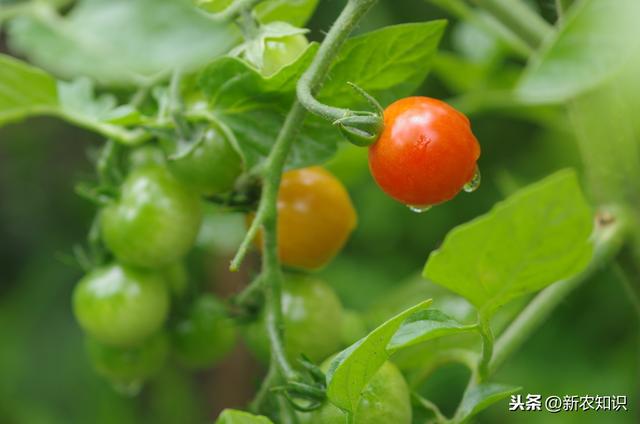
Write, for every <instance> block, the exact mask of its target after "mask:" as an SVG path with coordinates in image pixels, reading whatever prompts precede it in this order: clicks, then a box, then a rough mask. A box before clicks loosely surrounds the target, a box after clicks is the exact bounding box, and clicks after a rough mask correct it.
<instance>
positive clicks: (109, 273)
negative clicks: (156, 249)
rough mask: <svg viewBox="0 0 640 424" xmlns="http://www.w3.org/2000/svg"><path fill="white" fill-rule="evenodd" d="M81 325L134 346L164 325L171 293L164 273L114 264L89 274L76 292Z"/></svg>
mask: <svg viewBox="0 0 640 424" xmlns="http://www.w3.org/2000/svg"><path fill="white" fill-rule="evenodd" d="M73 310H74V313H75V316H76V319H77V320H78V322H79V323H80V326H81V327H82V328H83V329H84V330H85V331H86V332H87V333H88V334H89V335H90V336H92V337H94V338H95V339H96V340H98V341H100V342H102V343H104V344H108V345H113V346H123V347H128V346H134V345H137V344H140V343H142V342H143V341H144V339H145V338H147V337H148V336H150V335H151V334H153V333H155V332H156V331H158V330H159V329H160V327H162V324H163V323H164V321H165V319H166V317H167V313H168V310H169V295H168V294H167V287H166V282H165V278H164V276H163V275H162V274H161V273H158V272H151V271H145V270H140V269H135V268H131V267H128V266H124V265H119V264H112V265H108V266H105V267H102V268H98V269H96V270H94V271H92V272H91V273H89V274H87V275H86V276H85V277H84V278H83V279H82V280H80V282H79V283H78V285H77V286H76V287H75V289H74V292H73Z"/></svg>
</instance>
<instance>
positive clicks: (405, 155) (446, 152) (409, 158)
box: [369, 97, 480, 208]
mask: <svg viewBox="0 0 640 424" xmlns="http://www.w3.org/2000/svg"><path fill="white" fill-rule="evenodd" d="M384 126H385V127H384V131H383V132H382V135H381V136H380V138H379V139H378V140H377V141H376V142H375V143H374V144H373V145H372V146H371V147H370V148H369V168H370V169H371V174H372V175H373V178H374V179H375V180H376V182H377V183H378V185H379V186H380V188H382V190H383V191H384V192H385V193H387V194H388V195H389V196H391V197H393V198H394V199H396V200H398V201H400V202H402V203H405V204H407V205H410V206H414V207H420V208H423V207H428V206H431V205H435V204H438V203H441V202H444V201H446V200H449V199H451V198H453V197H454V196H455V195H456V194H458V192H460V190H462V188H463V187H464V186H465V184H467V183H470V182H471V181H472V180H474V177H475V175H476V172H477V168H476V161H477V160H478V157H479V156H480V146H479V144H478V140H476V138H475V136H474V135H473V133H472V132H471V126H470V123H469V120H468V119H467V117H466V116H465V115H463V114H462V113H460V112H458V111H457V110H455V109H454V108H453V107H451V106H449V105H448V104H446V103H444V102H442V101H440V100H436V99H431V98H428V97H407V98H405V99H401V100H398V101H397V102H395V103H392V104H391V105H390V106H389V107H387V109H386V110H385V111H384Z"/></svg>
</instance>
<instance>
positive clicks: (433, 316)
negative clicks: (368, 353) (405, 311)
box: [387, 309, 476, 353]
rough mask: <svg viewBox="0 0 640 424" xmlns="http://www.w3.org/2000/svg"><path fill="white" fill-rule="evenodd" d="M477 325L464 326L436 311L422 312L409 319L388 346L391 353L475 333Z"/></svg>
mask: <svg viewBox="0 0 640 424" xmlns="http://www.w3.org/2000/svg"><path fill="white" fill-rule="evenodd" d="M475 328H476V326H475V325H464V324H461V323H459V322H458V321H456V320H455V319H453V318H451V317H450V316H449V315H447V314H445V313H444V312H440V311H437V310H435V309H429V310H426V311H421V312H418V313H415V314H413V315H411V316H410V317H409V318H407V319H406V320H405V321H404V322H403V323H402V325H401V326H400V328H399V329H398V331H396V333H395V334H394V335H393V337H392V338H391V341H390V342H389V344H388V345H387V351H388V352H389V353H393V352H396V351H398V350H400V349H403V348H405V347H409V346H413V345H416V344H418V343H422V342H425V341H427V340H432V339H435V338H437V337H443V336H448V335H451V334H458V333H464V332H467V331H473V330H474V329H475Z"/></svg>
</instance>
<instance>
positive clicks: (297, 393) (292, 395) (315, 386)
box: [271, 355, 327, 412]
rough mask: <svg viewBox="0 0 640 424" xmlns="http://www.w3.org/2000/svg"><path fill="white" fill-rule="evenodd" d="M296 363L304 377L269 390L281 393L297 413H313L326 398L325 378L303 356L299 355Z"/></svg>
mask: <svg viewBox="0 0 640 424" xmlns="http://www.w3.org/2000/svg"><path fill="white" fill-rule="evenodd" d="M298 363H299V364H300V365H301V367H302V369H303V370H305V371H306V375H303V376H300V378H301V380H299V381H288V382H286V383H285V384H283V385H281V386H276V387H273V388H272V389H271V390H272V391H274V392H279V393H282V394H283V395H284V397H285V399H287V401H288V402H289V403H290V404H291V406H292V407H293V408H294V409H296V410H297V411H300V412H310V411H314V410H316V409H319V408H321V407H322V405H323V403H324V401H325V400H326V398H327V383H326V377H325V374H324V373H323V372H322V370H321V369H320V367H319V366H317V365H316V364H314V363H313V362H312V361H311V360H310V359H309V358H307V357H306V356H305V355H301V357H300V358H299V359H298Z"/></svg>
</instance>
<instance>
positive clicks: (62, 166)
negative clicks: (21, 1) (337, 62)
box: [0, 0, 640, 424]
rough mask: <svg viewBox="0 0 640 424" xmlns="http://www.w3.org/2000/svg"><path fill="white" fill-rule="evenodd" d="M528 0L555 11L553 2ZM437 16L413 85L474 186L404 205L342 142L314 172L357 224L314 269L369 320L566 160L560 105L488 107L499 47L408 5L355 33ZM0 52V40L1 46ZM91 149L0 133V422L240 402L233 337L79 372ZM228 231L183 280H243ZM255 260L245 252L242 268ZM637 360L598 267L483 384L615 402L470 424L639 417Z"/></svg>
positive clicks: (614, 293)
mask: <svg viewBox="0 0 640 424" xmlns="http://www.w3.org/2000/svg"><path fill="white" fill-rule="evenodd" d="M343 4H344V1H343V0H323V1H321V3H320V6H319V9H318V11H317V12H316V14H315V15H314V17H313V19H312V21H311V22H310V23H309V25H308V26H309V28H310V29H311V33H310V38H311V39H314V40H319V39H321V37H322V34H323V33H324V32H325V31H326V30H327V29H328V27H329V26H330V24H331V22H332V21H333V20H334V18H335V17H336V15H337V13H338V12H339V10H340V9H341V7H342V5H343ZM532 5H533V6H534V7H536V8H538V9H539V10H541V12H542V13H543V15H544V16H545V17H546V18H547V19H549V20H550V21H553V20H554V19H555V15H554V12H553V1H551V0H549V1H539V2H532ZM443 17H444V18H448V19H451V23H450V26H449V28H448V31H447V33H446V36H445V40H444V41H443V45H442V51H443V53H442V54H441V55H440V56H439V58H438V60H437V63H436V66H435V68H434V70H433V71H432V73H431V74H430V76H429V78H428V80H427V81H426V82H425V84H424V85H423V87H422V88H421V89H420V91H419V93H418V94H422V95H429V96H434V97H441V98H448V99H450V100H451V101H452V102H453V103H454V104H456V105H457V106H458V107H460V108H461V109H463V110H464V111H466V112H467V113H469V114H470V117H471V120H472V124H473V128H474V132H475V133H476V135H477V137H478V139H479V140H480V143H481V145H482V149H483V153H482V157H481V159H480V162H479V165H480V169H481V171H482V178H483V180H482V185H481V188H480V189H479V190H478V191H476V192H475V193H473V194H464V193H463V194H461V195H460V196H458V197H457V198H456V199H454V200H453V201H451V202H448V203H446V204H444V205H441V206H438V207H435V208H433V209H432V210H430V211H429V212H427V213H424V214H416V213H413V212H411V211H410V210H409V209H408V208H406V207H404V206H402V205H400V204H398V203H396V202H394V201H392V200H391V199H389V198H388V197H387V196H385V195H384V194H383V193H382V192H381V191H380V190H379V189H378V188H377V187H376V186H375V184H374V183H373V181H372V179H371V177H370V175H369V172H368V168H367V161H366V151H365V150H363V149H357V148H354V147H348V146H342V148H341V150H340V152H339V154H338V156H337V157H336V158H335V159H334V160H332V161H331V162H330V163H329V164H328V165H327V166H328V167H329V168H330V169H331V170H332V171H333V172H334V173H335V174H336V175H338V176H339V178H341V179H342V180H343V181H344V183H345V184H346V185H347V187H348V189H349V192H350V193H351V195H352V197H353V200H354V203H355V206H356V209H357V210H358V212H359V225H358V228H357V230H356V232H355V233H354V234H353V236H352V238H351V240H350V241H349V244H348V245H347V247H346V248H345V250H344V251H343V253H342V254H341V255H340V256H339V257H338V258H337V259H336V260H335V261H334V262H333V263H332V264H331V265H330V266H329V267H328V268H326V269H324V270H323V271H322V272H321V274H322V275H323V276H324V277H325V278H326V280H327V281H328V282H329V283H330V284H331V285H333V286H334V287H335V289H336V290H337V292H338V293H339V295H340V297H341V298H342V300H343V302H344V304H345V305H346V306H348V307H350V308H352V309H355V310H359V311H362V312H363V313H364V314H365V315H366V316H367V317H371V319H370V321H371V322H370V324H373V323H374V322H375V321H376V320H378V319H379V318H380V316H379V315H376V313H375V311H378V310H380V309H381V308H382V309H384V308H383V307H384V305H385V304H388V299H389V297H388V296H389V295H388V293H389V292H390V291H391V290H394V289H398V288H399V287H401V286H407V287H408V289H407V290H406V291H407V292H408V293H411V296H415V295H416V294H418V295H423V294H424V296H428V295H429V291H430V290H432V287H431V286H429V284H428V283H427V282H424V281H421V280H420V279H419V278H417V277H416V275H417V274H418V272H419V271H420V270H421V268H422V266H423V265H424V262H425V261H426V258H427V255H428V254H429V252H430V251H431V250H433V249H434V248H436V247H437V246H438V244H439V243H440V241H441V240H442V239H443V237H444V235H445V234H446V233H447V232H448V231H449V230H450V229H451V228H453V227H454V226H455V225H457V224H459V223H462V222H465V221H467V220H469V219H471V218H473V217H475V216H477V215H479V214H481V213H483V212H485V211H487V210H488V209H489V208H490V207H491V206H492V205H493V204H494V203H495V202H496V201H498V200H500V199H502V198H504V197H505V196H506V195H508V194H509V193H511V192H513V191H514V190H516V189H517V188H519V187H521V186H523V185H526V184H528V183H530V182H532V181H535V180H537V179H539V178H542V177H543V176H546V175H548V174H549V173H551V172H552V171H554V170H557V169H560V168H563V167H567V166H572V167H576V168H578V169H579V167H580V165H579V164H580V158H579V156H578V151H577V148H576V144H575V140H574V136H573V135H572V130H571V128H570V126H569V123H568V122H567V119H566V116H565V114H564V112H563V111H562V110H561V109H560V108H551V107H536V108H533V107H528V108H524V107H516V106H513V105H511V104H509V103H508V102H506V103H505V102H502V101H501V98H500V96H499V93H500V89H507V88H509V87H510V86H511V85H512V84H513V82H514V81H515V77H516V76H517V75H518V72H519V71H520V70H521V69H522V67H523V66H524V61H523V59H522V57H520V56H519V55H518V54H516V53H513V50H512V49H510V48H509V47H508V46H506V45H504V44H503V43H501V42H499V41H497V40H496V39H494V38H492V37H491V36H489V35H488V34H486V33H484V32H482V31H481V30H479V29H478V28H475V27H472V26H469V25H468V24H463V23H458V22H456V19H455V18H454V17H452V16H450V15H448V14H447V13H445V12H443V11H442V10H440V9H437V8H435V7H433V6H431V5H430V4H428V3H427V2H424V1H422V0H403V1H397V0H381V1H380V4H379V5H378V6H377V7H376V8H375V9H374V11H373V12H371V15H370V16H369V17H368V18H367V20H366V23H365V24H364V25H363V26H362V27H360V28H358V29H357V31H359V32H364V31H367V30H370V29H374V28H378V27H381V26H384V25H388V24H393V23H399V22H413V21H423V20H429V19H435V18H443ZM3 46H4V42H3V39H2V38H0V49H1V50H3V51H6V47H3ZM463 93H464V94H463ZM336 137H338V134H337V133H336ZM100 143H101V140H100V139H99V138H98V137H97V136H95V135H93V134H91V133H88V132H85V131H82V130H79V129H77V128H74V127H72V126H70V125H68V124H65V123H64V122H62V121H59V120H53V119H45V118H38V119H31V120H29V121H27V122H22V123H18V124H14V125H11V126H8V127H4V128H1V129H0V423H2V424H23V423H24V424H40V423H43V424H44V423H52V424H53V423H65V424H68V423H82V424H84V423H123V424H124V423H160V424H162V423H197V422H205V421H206V420H211V419H213V418H214V417H215V416H216V415H217V413H218V412H219V411H220V410H221V409H222V408H224V407H242V406H243V405H244V404H245V402H246V401H247V400H248V399H250V397H251V394H252V392H253V390H254V389H255V387H256V384H257V382H258V381H259V380H258V379H259V377H260V373H261V372H262V371H261V369H260V367H259V366H258V365H257V364H255V363H254V362H253V360H252V359H251V358H250V356H249V355H248V354H247V353H246V351H245V350H244V349H243V348H242V347H241V346H240V347H238V349H237V350H236V351H235V353H234V355H233V356H232V357H231V358H229V359H228V360H227V361H225V362H224V363H223V364H221V365H220V366H218V367H216V369H214V370H211V371H207V372H203V373H198V374H193V373H188V372H187V371H184V370H181V369H179V368H177V367H168V369H167V370H166V371H165V372H164V373H163V374H162V375H160V376H159V377H158V378H156V379H154V380H153V381H151V382H150V383H149V384H148V386H147V388H146V389H145V390H144V391H143V393H142V394H141V395H140V396H138V397H136V398H127V397H123V396H121V395H119V394H117V393H115V392H114V391H113V390H112V388H111V387H110V386H109V385H108V383H106V382H105V381H103V380H102V379H101V378H99V377H98V376H96V374H95V373H94V371H93V370H92V369H91V366H90V364H89V362H88V359H87V358H86V355H85V353H84V349H83V345H82V334H81V331H80V329H79V328H78V326H77V325H76V324H75V322H74V320H73V317H72V314H71V308H70V294H71V290H72V288H73V286H74V284H75V283H76V281H77V280H78V279H79V277H80V275H81V272H80V270H79V268H77V267H76V266H74V264H73V260H72V249H73V246H74V245H76V244H77V243H80V242H82V241H83V240H84V238H85V237H86V232H87V229H88V227H89V225H90V222H91V219H92V214H93V212H94V208H93V206H92V205H91V204H90V203H88V202H87V201H85V200H83V199H81V198H80V197H78V196H77V195H76V194H75V193H74V189H73V188H74V185H75V183H76V182H77V181H79V180H81V179H83V178H86V177H87V176H88V175H91V173H92V172H93V171H92V166H91V163H90V161H89V157H90V154H91V150H92V149H95V148H96V147H97V146H98V145H99V144H100ZM243 226H244V220H243V218H242V217H241V216H219V215H216V214H214V213H212V214H211V216H209V217H208V219H207V225H206V226H205V227H204V229H203V234H202V237H201V243H200V246H199V248H198V249H197V251H196V252H195V253H194V255H193V258H192V260H191V264H192V275H193V278H197V279H200V280H202V281H203V282H204V284H206V285H207V286H208V287H210V289H211V290H213V291H215V292H217V293H219V294H221V295H228V294H230V293H233V292H235V291H237V290H239V288H240V287H242V285H244V284H245V283H246V280H247V278H248V277H247V273H248V272H245V273H244V274H241V275H230V274H229V273H228V272H226V270H225V264H226V263H227V260H228V257H229V255H230V254H231V252H233V249H234V247H235V245H236V244H237V242H238V239H239V237H241V236H242V231H243ZM257 263H258V260H257V258H255V257H254V258H252V260H251V261H250V263H249V268H250V267H251V266H252V265H253V267H254V268H255V265H256V264H257ZM411 300H415V297H413V298H412V299H411ZM372 310H373V312H372ZM638 358H639V345H638V323H637V320H636V318H635V316H634V313H633V308H632V306H631V304H630V303H629V302H628V300H627V299H626V294H625V292H624V290H623V289H622V286H621V285H620V284H619V283H618V281H616V278H615V275H614V274H613V273H612V272H610V270H607V269H605V270H602V272H600V273H599V274H598V275H597V277H595V278H592V279H591V280H590V281H589V282H588V283H587V284H585V285H583V286H582V287H581V288H580V289H579V290H578V291H577V292H575V293H573V294H572V295H571V296H570V297H569V298H568V299H566V301H565V302H564V303H563V304H562V305H561V306H560V307H559V308H558V309H557V310H556V311H555V313H554V314H553V315H552V317H551V319H550V320H548V321H547V322H546V323H545V324H544V325H543V326H542V328H540V330H539V331H537V332H535V333H534V335H533V337H532V338H531V339H530V340H528V341H527V342H526V344H525V345H524V346H523V348H522V349H521V350H520V351H519V352H518V353H517V354H516V355H515V356H514V357H513V358H511V359H510V360H509V361H508V363H507V364H506V365H505V367H504V368H503V369H502V370H501V371H500V372H499V373H498V375H496V377H495V379H494V380H495V381H499V382H504V383H512V384H516V385H521V386H522V387H523V391H522V393H524V394H526V393H539V394H542V395H558V396H564V395H585V394H590V395H596V394H603V395H627V396H628V397H629V403H630V409H631V411H630V412H628V413H622V412H619V413H614V412H609V413H594V412H589V413H566V412H565V413H560V414H556V415H554V414H547V413H544V412H520V413H513V412H508V406H507V401H504V402H499V403H498V404H497V405H495V406H493V407H491V408H490V409H488V410H487V411H486V412H484V413H482V414H481V415H480V416H479V418H478V422H481V423H502V422H505V423H511V422H513V423H635V422H640V416H639V415H638V412H637V411H638V401H639V400H640V399H639V398H638V393H639V392H638V389H639V387H638V385H639V384H640V383H639V382H640V370H639V369H638ZM466 379H467V375H466V371H465V369H463V368H461V367H457V366H447V367H444V368H442V369H441V370H438V371H437V372H436V373H434V374H433V375H432V376H431V377H430V378H429V379H427V380H426V381H425V382H421V383H420V384H419V385H418V388H419V390H420V392H421V393H423V394H424V395H425V396H427V397H429V398H430V399H432V400H433V401H435V402H436V403H437V404H439V405H440V406H441V408H442V409H443V412H445V413H447V414H448V413H451V412H453V410H454V409H455V407H456V405H457V404H458V401H459V399H460V396H461V394H462V391H463V389H464V385H465V383H466ZM420 418H421V417H420V415H418V416H417V417H416V422H417V423H418V422H421V421H420ZM390 424H392V423H390Z"/></svg>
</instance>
